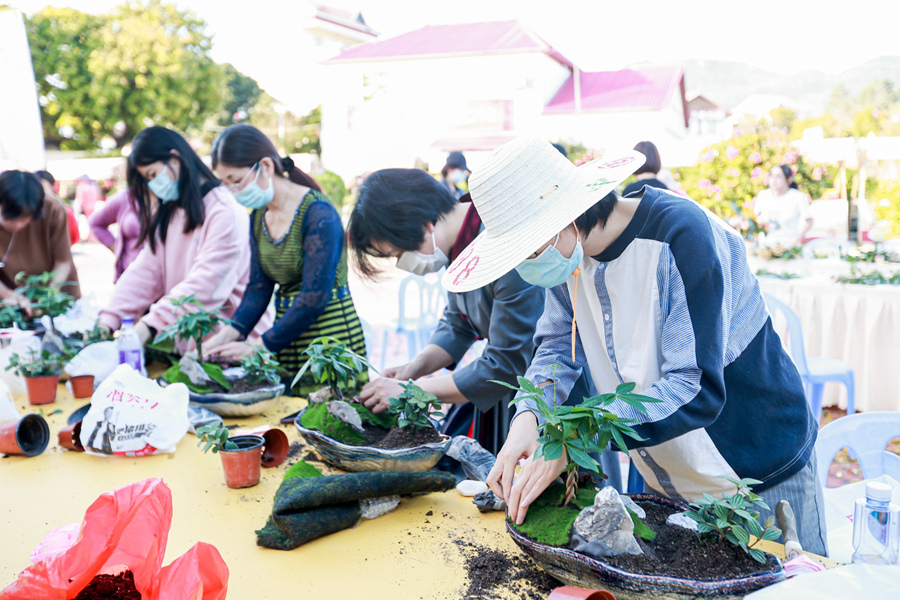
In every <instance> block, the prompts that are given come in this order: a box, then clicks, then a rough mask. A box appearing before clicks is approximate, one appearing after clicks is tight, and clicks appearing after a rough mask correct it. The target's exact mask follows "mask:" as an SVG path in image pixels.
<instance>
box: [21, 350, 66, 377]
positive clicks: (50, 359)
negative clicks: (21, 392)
mask: <svg viewBox="0 0 900 600" xmlns="http://www.w3.org/2000/svg"><path fill="white" fill-rule="evenodd" d="M65 360H66V359H65V358H64V357H63V356H60V355H58V354H51V353H49V352H47V351H46V350H42V351H40V352H35V351H31V352H29V353H28V354H26V355H24V356H20V355H19V354H18V353H13V354H12V356H10V357H9V365H7V367H6V370H7V371H9V370H10V369H14V370H15V373H16V375H22V376H24V377H47V376H49V375H59V374H60V373H62V369H63V365H64V364H65Z"/></svg>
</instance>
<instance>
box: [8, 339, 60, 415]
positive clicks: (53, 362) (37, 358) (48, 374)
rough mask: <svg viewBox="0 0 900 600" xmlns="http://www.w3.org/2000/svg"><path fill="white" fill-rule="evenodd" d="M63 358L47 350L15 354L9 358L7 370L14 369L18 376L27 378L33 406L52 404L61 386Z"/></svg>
mask: <svg viewBox="0 0 900 600" xmlns="http://www.w3.org/2000/svg"><path fill="white" fill-rule="evenodd" d="M62 367H63V358H62V357H61V356H60V355H58V354H51V353H49V352H47V351H46V350H42V351H40V352H38V351H31V352H30V353H28V354H26V355H24V356H19V354H18V353H13V355H12V356H10V357H9V365H8V366H7V367H6V370H7V371H8V370H10V369H14V370H15V373H16V374H17V375H22V376H23V377H24V378H25V385H26V387H27V388H28V401H29V402H30V403H31V404H33V405H39V404H50V403H51V402H53V401H54V400H56V388H57V386H58V385H59V374H60V373H61V372H62Z"/></svg>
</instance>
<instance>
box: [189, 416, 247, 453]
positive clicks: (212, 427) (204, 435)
mask: <svg viewBox="0 0 900 600" xmlns="http://www.w3.org/2000/svg"><path fill="white" fill-rule="evenodd" d="M197 439H198V440H199V441H198V442H197V446H198V447H199V446H203V451H204V452H209V451H210V449H212V451H213V454H215V453H216V452H218V451H219V450H237V449H238V445H237V444H235V443H234V442H232V441H230V440H229V439H228V428H227V427H225V424H224V423H222V422H221V421H217V422H215V423H211V424H209V425H204V426H202V427H198V428H197Z"/></svg>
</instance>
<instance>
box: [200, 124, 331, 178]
mask: <svg viewBox="0 0 900 600" xmlns="http://www.w3.org/2000/svg"><path fill="white" fill-rule="evenodd" d="M266 157H268V158H270V159H272V162H273V163H275V174H276V175H277V176H278V177H284V176H285V173H287V177H288V179H290V180H291V181H293V182H294V183H296V184H299V185H303V186H306V187H308V188H312V189H314V190H316V191H319V192H321V191H322V188H321V187H320V186H319V184H318V183H317V182H316V180H315V179H313V178H312V177H311V176H309V175H307V174H306V173H304V172H303V171H301V170H300V169H299V168H297V166H296V165H294V161H293V160H291V158H290V157H288V156H286V157H284V158H281V156H279V155H278V150H276V149H275V144H273V143H272V141H271V140H270V139H269V138H268V137H266V134H264V133H263V132H262V131H260V130H259V129H257V128H256V127H253V126H252V125H232V126H231V127H229V128H228V129H226V130H225V131H223V132H222V133H220V134H219V137H217V138H216V141H214V142H213V147H212V165H213V169H215V168H216V167H218V166H219V165H220V164H221V165H228V166H229V167H252V166H253V165H255V164H256V163H258V162H259V161H260V160H262V159H263V158H266Z"/></svg>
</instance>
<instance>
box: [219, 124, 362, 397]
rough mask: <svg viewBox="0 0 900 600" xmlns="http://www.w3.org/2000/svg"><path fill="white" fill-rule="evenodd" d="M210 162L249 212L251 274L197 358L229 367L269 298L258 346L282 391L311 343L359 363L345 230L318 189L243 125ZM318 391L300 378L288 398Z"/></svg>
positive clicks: (224, 137)
mask: <svg viewBox="0 0 900 600" xmlns="http://www.w3.org/2000/svg"><path fill="white" fill-rule="evenodd" d="M212 161H213V168H214V169H216V172H217V173H219V175H221V176H222V180H223V181H224V182H225V183H226V184H228V185H229V187H230V189H231V190H232V191H233V192H234V195H235V199H237V201H238V202H239V203H241V204H242V205H243V206H244V207H246V208H249V209H251V210H252V211H253V214H252V216H251V218H250V220H251V223H250V228H249V231H250V250H251V256H252V258H251V264H252V270H251V275H250V285H249V286H248V287H247V294H246V296H245V297H244V299H243V301H242V302H241V304H240V307H239V308H238V310H237V311H236V312H235V314H234V317H233V318H232V320H231V321H232V324H231V325H229V326H227V327H224V328H223V329H222V330H221V331H220V332H219V333H217V334H215V335H214V336H212V337H211V338H210V339H209V340H208V341H207V342H206V343H205V344H204V352H205V353H206V354H207V355H210V356H211V355H219V356H223V357H226V358H231V359H235V358H239V357H240V356H243V355H245V354H247V353H249V352H252V351H253V347H252V346H251V345H249V344H246V343H243V341H241V340H243V339H244V338H246V336H247V335H248V334H249V333H250V331H251V330H252V329H253V327H254V326H257V327H258V326H259V320H260V317H261V316H262V315H263V314H264V313H265V311H266V308H267V307H268V306H269V302H270V300H271V299H272V293H273V292H274V293H275V310H276V311H277V312H276V321H275V324H274V325H272V326H271V328H267V331H265V333H263V335H262V338H261V340H260V341H259V342H258V343H261V344H263V345H264V346H265V347H266V348H267V349H268V350H270V351H272V352H275V353H277V356H278V361H279V363H281V366H282V367H283V368H284V369H285V370H286V371H287V372H288V377H287V378H286V382H287V383H288V384H289V383H290V382H291V380H292V379H293V377H294V374H295V373H296V372H297V371H298V370H299V369H300V368H301V367H302V366H303V365H304V364H305V363H306V355H304V354H302V352H303V351H304V350H306V349H307V348H308V347H309V344H310V343H311V342H312V341H313V340H314V339H316V338H317V337H320V336H332V337H335V338H337V339H338V340H339V341H341V342H344V343H346V344H347V346H348V347H349V348H350V349H351V350H352V351H353V352H355V353H356V354H358V355H360V356H363V357H365V356H366V342H365V338H364V336H363V330H362V323H360V320H359V317H358V316H357V315H356V308H355V307H354V305H353V299H352V298H351V297H350V288H349V287H348V285H347V250H346V247H345V246H344V229H343V226H342V225H341V219H340V217H339V216H338V214H337V211H336V210H335V209H334V206H333V205H332V204H331V202H330V201H329V200H328V198H326V197H325V196H324V195H323V194H322V189H321V188H320V187H319V184H318V183H316V181H315V180H314V179H313V178H312V177H310V176H309V175H307V174H306V173H304V172H303V171H301V170H300V169H298V168H297V167H296V166H294V163H293V161H292V160H291V159H290V158H281V157H280V156H279V155H278V151H277V150H276V149H275V145H274V144H272V142H271V141H270V140H269V138H267V137H266V136H265V135H264V134H263V133H262V132H261V131H259V130H258V129H256V128H255V127H251V126H249V125H233V126H231V127H229V128H228V129H226V130H225V131H223V132H222V134H221V135H220V136H219V137H218V138H217V139H216V141H215V142H214V143H213V150H212ZM276 283H277V284H278V291H277V292H275V284H276ZM367 380H368V379H367V377H366V376H363V381H367ZM320 387H322V386H321V384H317V383H316V382H315V381H314V379H313V378H312V375H311V374H307V375H304V377H303V379H301V380H300V381H299V382H298V384H297V386H296V387H294V389H293V393H295V394H297V395H303V396H305V395H307V394H309V393H310V392H312V391H315V390H316V389H318V388H320Z"/></svg>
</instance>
